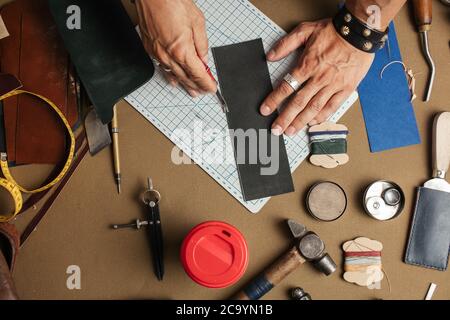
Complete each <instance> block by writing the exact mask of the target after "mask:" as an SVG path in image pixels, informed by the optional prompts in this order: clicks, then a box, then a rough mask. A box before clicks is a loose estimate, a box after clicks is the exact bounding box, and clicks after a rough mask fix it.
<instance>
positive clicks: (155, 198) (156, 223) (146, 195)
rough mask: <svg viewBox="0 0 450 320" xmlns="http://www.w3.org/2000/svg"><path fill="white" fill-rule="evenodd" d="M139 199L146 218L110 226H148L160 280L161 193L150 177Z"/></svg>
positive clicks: (161, 252) (161, 237)
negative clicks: (144, 207)
mask: <svg viewBox="0 0 450 320" xmlns="http://www.w3.org/2000/svg"><path fill="white" fill-rule="evenodd" d="M141 200H142V202H143V203H144V204H145V206H146V210H147V220H144V221H141V220H139V219H136V221H135V222H134V223H129V224H114V225H112V228H113V229H115V230H118V229H127V228H134V229H137V230H139V229H141V227H143V226H147V227H148V229H147V230H148V236H149V238H150V244H151V250H152V256H153V265H154V271H155V275H156V277H157V279H158V280H159V281H162V280H163V277H164V241H163V233H162V225H161V216H160V212H159V202H160V201H161V194H160V193H159V191H157V190H155V189H154V188H153V182H152V179H151V178H148V179H147V189H146V190H145V191H144V192H143V193H142V196H141Z"/></svg>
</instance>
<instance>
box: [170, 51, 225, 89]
mask: <svg viewBox="0 0 450 320" xmlns="http://www.w3.org/2000/svg"><path fill="white" fill-rule="evenodd" d="M179 63H180V64H181V66H182V67H183V69H184V71H185V72H186V74H187V75H188V76H189V78H190V79H191V80H192V81H193V82H194V83H195V84H196V85H197V86H198V88H199V89H200V90H201V91H203V92H210V93H213V92H216V91H217V84H216V82H215V80H213V78H212V77H211V76H210V75H209V74H208V72H207V71H206V68H207V67H206V66H205V64H204V62H203V61H202V60H201V59H200V58H199V57H198V55H197V52H195V53H194V52H192V54H188V56H187V57H186V60H185V62H183V61H182V62H179Z"/></svg>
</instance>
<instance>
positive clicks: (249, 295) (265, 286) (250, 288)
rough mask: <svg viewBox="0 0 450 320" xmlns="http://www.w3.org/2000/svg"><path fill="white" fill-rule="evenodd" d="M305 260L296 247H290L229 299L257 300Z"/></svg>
mask: <svg viewBox="0 0 450 320" xmlns="http://www.w3.org/2000/svg"><path fill="white" fill-rule="evenodd" d="M305 262H306V260H305V259H304V258H303V257H302V256H301V255H300V253H299V252H298V250H297V248H296V247H292V248H291V249H290V250H289V251H288V252H287V253H285V254H284V255H283V256H281V257H280V258H279V259H278V260H277V261H275V262H274V263H273V264H272V265H271V266H270V267H269V268H268V269H267V270H266V271H265V272H263V273H262V274H261V275H260V276H258V277H257V278H256V279H254V280H253V281H252V282H251V283H250V284H249V285H247V287H246V288H245V289H244V290H242V291H241V292H239V293H238V294H237V295H235V296H234V297H233V298H231V299H232V300H258V299H260V298H261V297H262V296H264V295H265V294H266V293H267V292H269V291H270V290H271V289H272V288H273V287H275V286H276V285H277V284H279V283H280V282H281V281H282V280H283V279H284V278H286V277H287V276H288V275H289V274H290V273H291V272H292V271H294V270H295V269H297V268H298V267H299V266H300V265H302V264H303V263H305Z"/></svg>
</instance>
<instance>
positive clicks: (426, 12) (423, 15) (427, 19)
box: [412, 0, 433, 32]
mask: <svg viewBox="0 0 450 320" xmlns="http://www.w3.org/2000/svg"><path fill="white" fill-rule="evenodd" d="M412 3H413V7H414V17H415V20H416V25H417V27H418V29H419V32H424V31H429V30H431V21H432V20H433V12H432V11H433V9H432V8H433V7H432V0H413V1H412Z"/></svg>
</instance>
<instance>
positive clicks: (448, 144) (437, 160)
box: [433, 112, 450, 179]
mask: <svg viewBox="0 0 450 320" xmlns="http://www.w3.org/2000/svg"><path fill="white" fill-rule="evenodd" d="M449 167H450V112H443V113H440V114H439V115H437V116H436V118H435V119H434V125H433V177H434V178H442V179H445V174H446V173H447V171H448V168H449Z"/></svg>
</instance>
